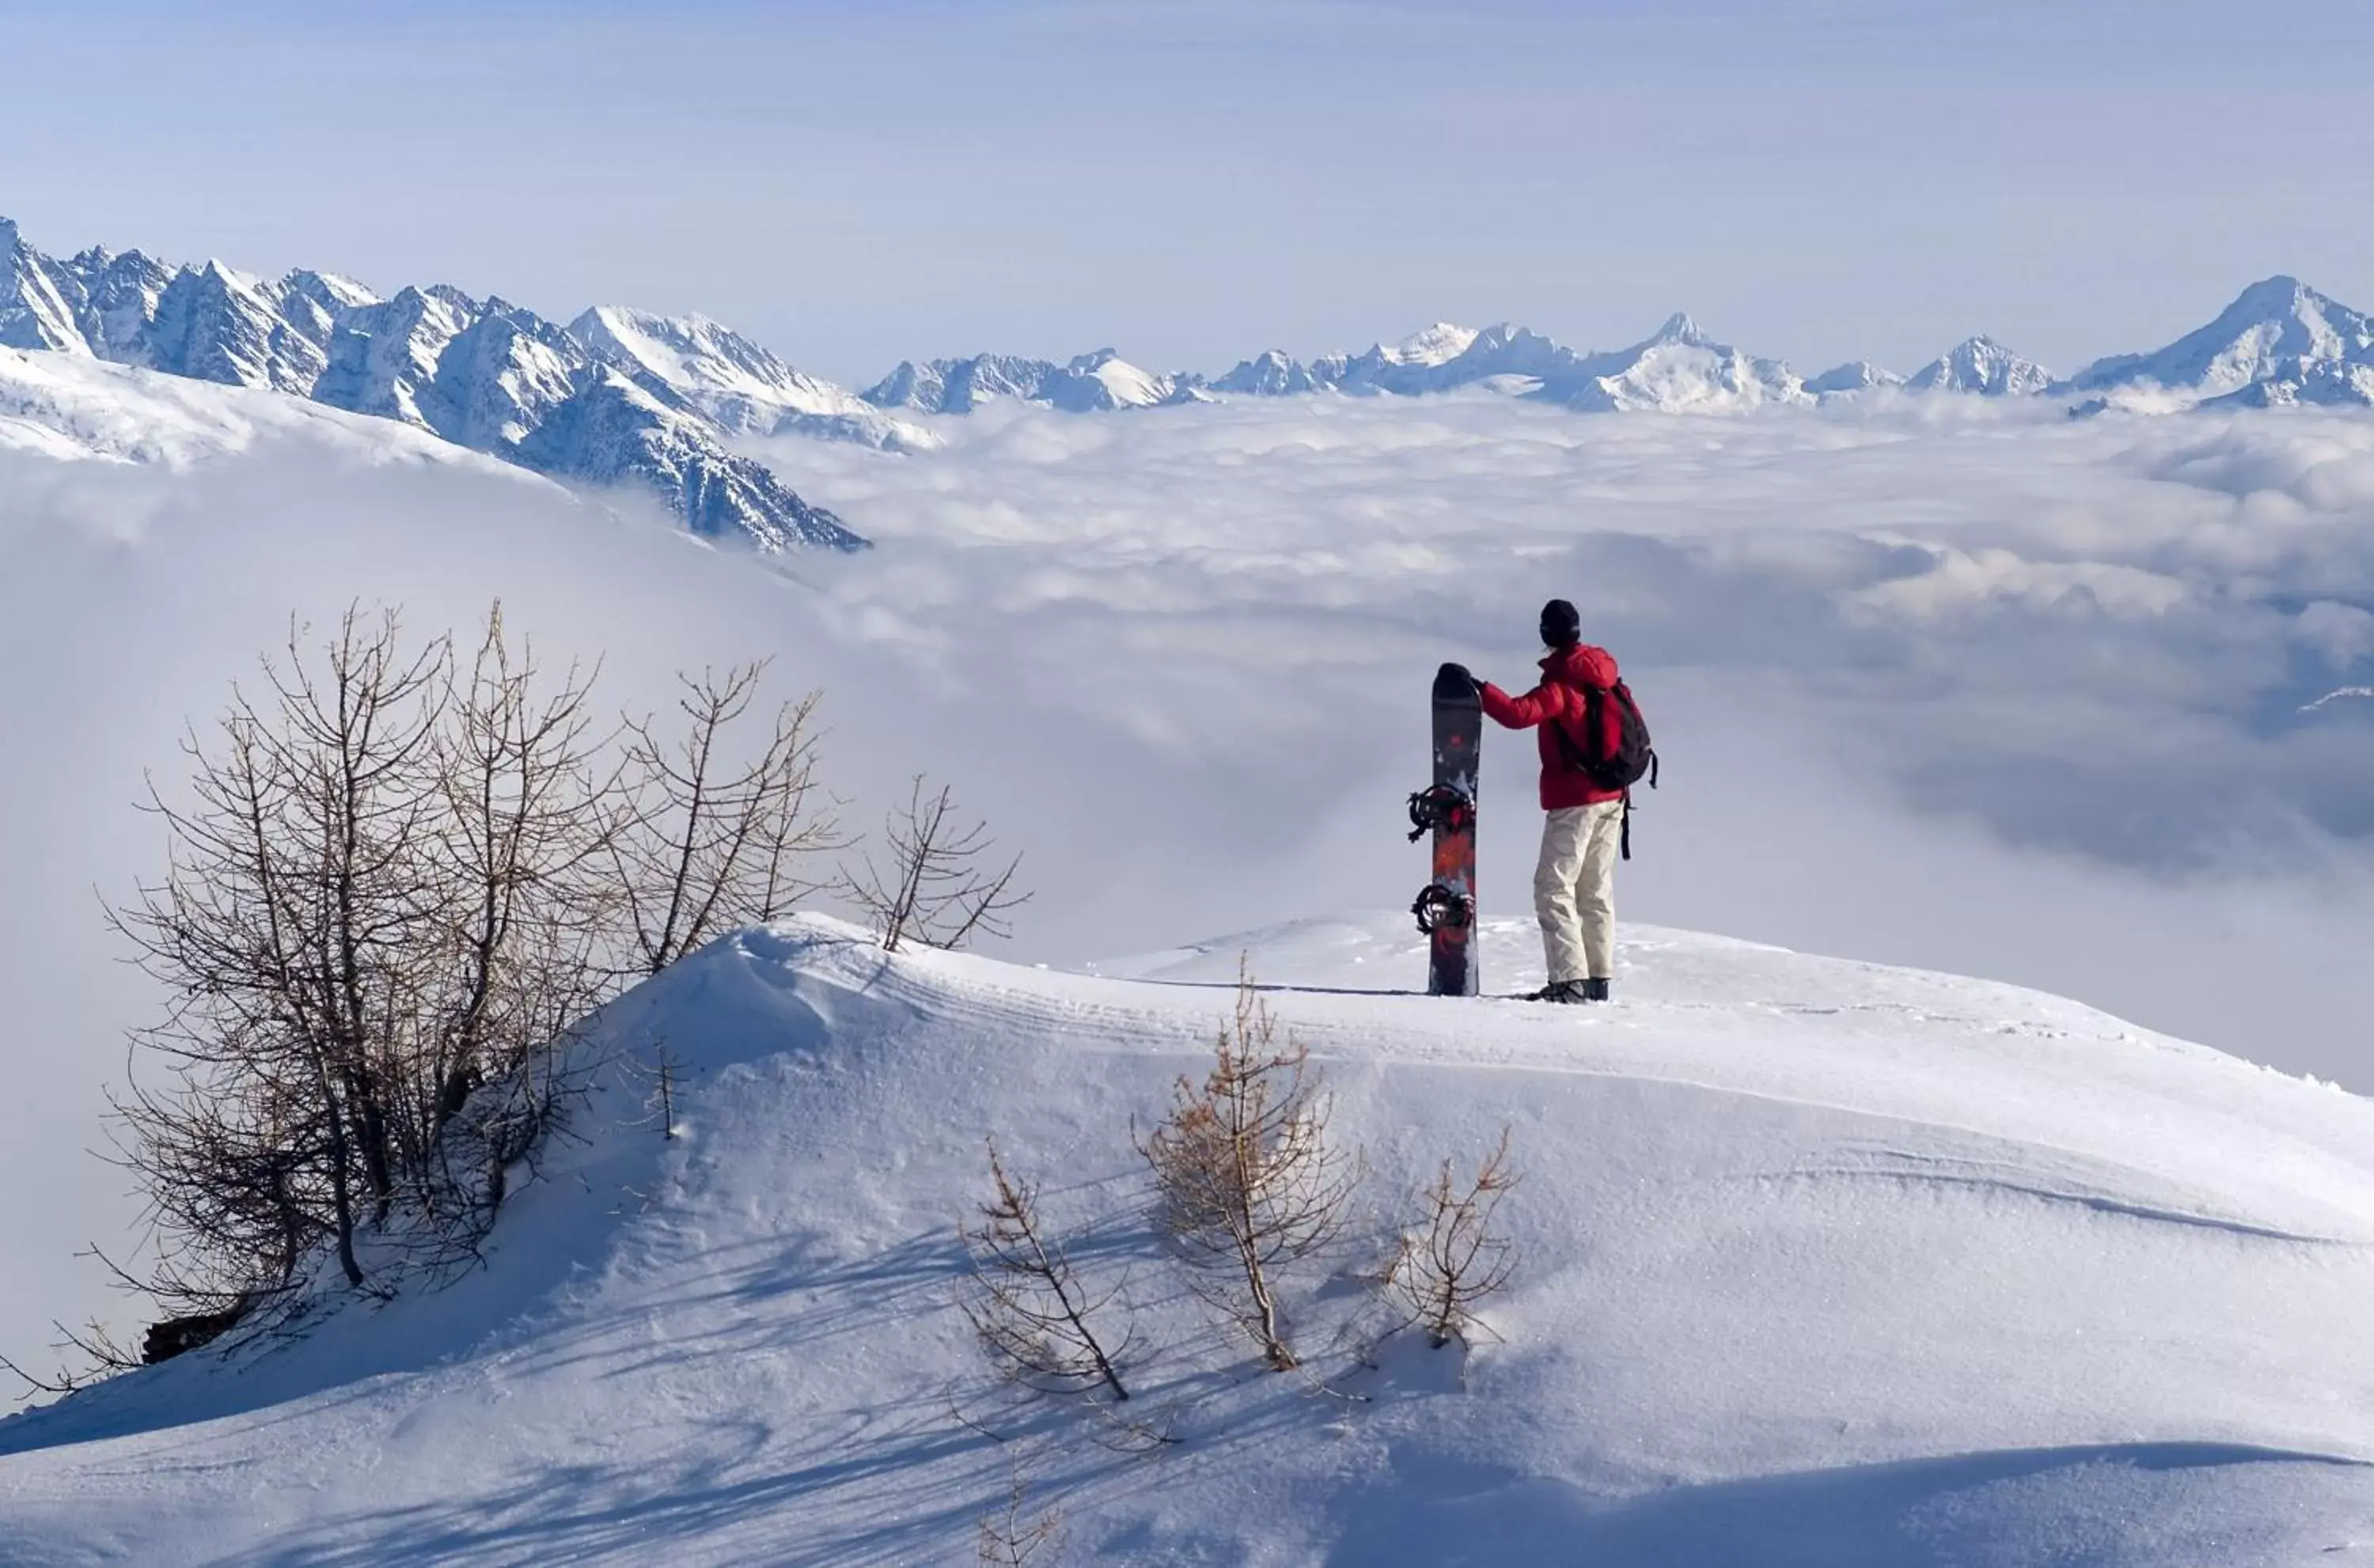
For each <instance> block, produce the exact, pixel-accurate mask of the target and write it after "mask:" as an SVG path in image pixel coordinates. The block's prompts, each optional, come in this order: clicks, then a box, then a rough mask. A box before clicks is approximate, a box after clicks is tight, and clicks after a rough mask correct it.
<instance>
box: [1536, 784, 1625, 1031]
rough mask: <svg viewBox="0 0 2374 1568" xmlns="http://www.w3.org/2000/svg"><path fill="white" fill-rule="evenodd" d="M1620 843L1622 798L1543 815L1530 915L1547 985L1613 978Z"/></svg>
mask: <svg viewBox="0 0 2374 1568" xmlns="http://www.w3.org/2000/svg"><path fill="white" fill-rule="evenodd" d="M1623 842H1624V802H1621V801H1603V802H1600V803H1599V804H1598V805H1595V806H1569V807H1566V808H1565V809H1564V810H1561V811H1554V812H1550V813H1547V814H1546V816H1545V819H1544V821H1543V823H1542V858H1541V862H1540V863H1539V864H1538V865H1536V866H1535V867H1534V915H1535V916H1536V917H1538V918H1539V919H1540V920H1541V922H1542V959H1543V962H1544V964H1545V965H1546V966H1547V967H1548V970H1549V977H1548V978H1549V983H1550V984H1551V985H1554V986H1555V985H1557V983H1558V982H1559V981H1561V980H1612V979H1614V978H1615V977H1616V854H1617V851H1618V850H1619V849H1620V848H1621V847H1622V845H1623Z"/></svg>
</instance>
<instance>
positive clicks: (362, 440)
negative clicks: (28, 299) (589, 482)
mask: <svg viewBox="0 0 2374 1568" xmlns="http://www.w3.org/2000/svg"><path fill="white" fill-rule="evenodd" d="M270 439H291V440H298V441H302V442H305V443H309V444H316V443H317V444H321V445H325V446H327V447H328V448H330V449H331V450H333V451H337V452H340V453H342V454H346V455H350V456H355V457H360V458H363V459H365V460H367V461H370V462H396V461H408V462H441V463H457V464H463V465H466V466H470V467H475V468H479V469H483V470H489V471H495V472H504V465H502V464H499V463H497V462H494V461H493V460H492V459H490V458H486V457H482V456H480V455H478V454H477V453H476V452H471V451H464V449H462V448H460V447H457V446H454V445H452V444H451V443H449V442H446V441H441V440H439V439H436V438H435V437H433V436H430V435H429V434H427V433H426V432H423V431H416V430H411V429H407V428H405V427H400V426H395V425H392V424H390V423H389V422H388V421H385V420H380V419H371V418H367V417H365V416H363V415H356V414H347V413H344V412H342V411H340V410H337V409H335V408H329V407H324V406H323V405H322V404H317V403H311V402H308V401H305V400H302V399H298V398H291V397H284V396H282V395H280V394H278V393H276V392H265V391H259V390H257V389H254V388H250V387H230V386H220V385H217V384H215V383H213V382H209V381H201V380H191V379H189V378H187V377H182V376H170V375H164V374H161V373H159V372H157V371H153V370H139V369H131V368H129V367H125V366H122V365H110V364H107V363H105V362H103V361H100V360H96V359H89V358H84V357H79V356H70V355H64V354H45V353H27V352H24V351H21V350H18V349H13V348H0V447H10V448H15V449H18V450H20V451H33V452H39V453H41V454H42V455H44V456H48V457H53V458H59V459H65V460H70V461H92V460H98V461H106V462H153V463H159V464H163V465H165V466H167V467H170V468H183V467H187V466H189V465H191V464H193V463H203V462H216V461H219V460H221V459H225V458H229V457H232V456H235V455H237V454H240V453H243V452H246V451H250V450H251V449H253V448H254V447H255V446H256V445H257V444H258V443H259V442H262V441H266V440H270ZM509 472H510V474H511V476H512V477H515V478H517V479H518V480H520V481H521V482H522V483H527V484H536V483H540V482H539V481H535V480H533V479H530V478H529V477H528V476H527V475H525V474H519V473H518V472H517V471H516V470H511V471H509Z"/></svg>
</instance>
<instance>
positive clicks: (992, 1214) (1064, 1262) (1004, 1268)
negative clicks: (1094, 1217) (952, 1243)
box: [960, 1139, 1129, 1400]
mask: <svg viewBox="0 0 2374 1568" xmlns="http://www.w3.org/2000/svg"><path fill="white" fill-rule="evenodd" d="M989 1176H990V1183H991V1186H992V1188H993V1194H994V1195H993V1198H992V1199H991V1200H990V1201H989V1202H987V1203H984V1204H983V1205H981V1220H980V1222H979V1223H977V1224H971V1225H966V1226H963V1227H960V1230H961V1234H962V1235H963V1237H964V1243H965V1250H966V1251H967V1252H968V1253H969V1254H970V1257H971V1260H972V1280H971V1284H972V1289H971V1293H970V1295H969V1296H968V1297H967V1298H966V1299H965V1301H964V1302H963V1307H964V1312H965V1316H967V1317H969V1318H970V1319H971V1320H972V1326H973V1328H974V1330H975V1331H976V1332H978V1333H979V1334H980V1336H981V1344H982V1345H983V1346H984V1347H985V1348H986V1349H987V1350H988V1351H989V1352H990V1353H991V1354H992V1355H993V1356H995V1357H996V1358H997V1359H998V1360H999V1361H1000V1362H1001V1363H1004V1364H1005V1366H1006V1367H1007V1368H1008V1369H1009V1370H1011V1371H1012V1372H1014V1373H1015V1374H1016V1375H1019V1376H1024V1377H1028V1378H1035V1379H1041V1380H1044V1381H1047V1382H1050V1383H1052V1384H1054V1385H1057V1386H1059V1387H1073V1388H1081V1387H1098V1386H1099V1385H1101V1386H1102V1387H1104V1388H1105V1389H1106V1390H1108V1391H1109V1392H1110V1393H1111V1395H1112V1397H1113V1398H1115V1399H1116V1400H1126V1399H1127V1398H1129V1389H1128V1387H1126V1386H1124V1385H1123V1384H1122V1378H1121V1373H1120V1372H1119V1370H1118V1369H1117V1368H1116V1365H1115V1361H1116V1358H1117V1357H1119V1356H1121V1355H1123V1354H1126V1353H1127V1349H1128V1347H1127V1343H1126V1341H1125V1340H1124V1341H1123V1342H1122V1343H1120V1344H1118V1345H1116V1346H1115V1347H1114V1348H1113V1350H1112V1351H1111V1352H1108V1351H1107V1349H1106V1347H1105V1344H1104V1341H1103V1340H1101V1339H1100V1338H1099V1336H1098V1334H1097V1331H1096V1329H1095V1328H1094V1327H1093V1326H1092V1325H1091V1323H1090V1321H1089V1320H1090V1319H1091V1318H1093V1317H1094V1316H1097V1315H1098V1314H1099V1313H1100V1312H1102V1311H1103V1310H1104V1309H1105V1308H1106V1307H1107V1306H1109V1305H1111V1303H1112V1301H1113V1299H1114V1296H1115V1295H1116V1294H1117V1293H1118V1287H1115V1289H1114V1290H1112V1291H1107V1292H1105V1293H1102V1294H1095V1293H1091V1292H1089V1291H1088V1290H1087V1287H1086V1286H1084V1285H1083V1284H1082V1283H1081V1282H1080V1279H1079V1275H1078V1272H1077V1270H1075V1269H1074V1268H1073V1266H1072V1260H1071V1258H1070V1256H1069V1255H1068V1254H1067V1253H1066V1252H1065V1250H1064V1247H1063V1246H1062V1245H1061V1244H1060V1243H1059V1242H1056V1241H1054V1240H1052V1239H1051V1238H1050V1237H1049V1235H1047V1230H1046V1227H1045V1225H1044V1224H1043V1223H1041V1222H1040V1218H1039V1210H1038V1189H1037V1188H1034V1187H1031V1186H1029V1185H1028V1184H1026V1183H1023V1182H1018V1181H1017V1180H1015V1179H1014V1178H1013V1177H1012V1176H1010V1175H1008V1174H1007V1172H1006V1169H1005V1161H1004V1160H1003V1159H1001V1158H1000V1157H999V1155H998V1153H997V1141H996V1140H994V1139H992V1140H991V1141H990V1142H989Z"/></svg>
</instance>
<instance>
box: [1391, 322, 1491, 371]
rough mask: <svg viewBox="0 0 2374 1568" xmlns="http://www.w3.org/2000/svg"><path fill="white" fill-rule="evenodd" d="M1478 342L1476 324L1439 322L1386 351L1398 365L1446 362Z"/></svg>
mask: <svg viewBox="0 0 2374 1568" xmlns="http://www.w3.org/2000/svg"><path fill="white" fill-rule="evenodd" d="M1474 342H1475V328H1474V327H1462V326H1454V325H1452V324H1451V322H1435V323H1434V324H1433V325H1431V326H1428V327H1421V328H1420V329H1419V330H1417V331H1416V332H1414V333H1410V335H1409V336H1407V337H1405V338H1404V339H1402V340H1401V342H1399V343H1397V344H1395V345H1393V347H1392V348H1390V349H1388V350H1386V351H1385V352H1386V354H1387V355H1388V357H1391V358H1392V359H1393V362H1394V363H1395V364H1399V365H1447V364H1449V363H1450V362H1451V360H1453V359H1456V358H1458V357H1460V356H1461V355H1463V354H1464V353H1466V352H1467V348H1468V345H1470V344H1472V343H1474Z"/></svg>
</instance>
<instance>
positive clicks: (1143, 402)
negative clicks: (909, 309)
mask: <svg viewBox="0 0 2374 1568" xmlns="http://www.w3.org/2000/svg"><path fill="white" fill-rule="evenodd" d="M1477 386H1480V387H1485V388H1488V389H1491V390H1494V391H1498V392H1509V393H1511V394H1514V395H1517V396H1522V397H1526V398H1531V399H1534V400H1537V401H1541V402H1547V403H1555V404H1563V405H1565V406H1566V407H1569V408H1575V409H1581V410H1584V411H1588V412H1593V413H1617V412H1623V411H1626V410H1632V409H1647V410H1652V411H1656V412H1662V413H1719V412H1729V411H1733V410H1737V409H1745V408H1757V407H1764V406H1769V405H1776V404H1779V405H1789V404H1801V405H1802V404H1817V403H1820V402H1822V401H1824V400H1826V399H1829V398H1837V397H1854V396H1860V395H1864V394H1868V393H1870V392H1875V391H1886V390H1890V389H1901V390H1902V391H1905V392H1951V393H1965V394H1969V395H1973V396H1979V397H1993V398H2029V397H2050V398H2055V399H2060V400H2063V401H2065V402H2066V403H2067V404H2068V405H2069V406H2070V410H2071V412H2073V413H2079V414H2084V413H2094V412H2098V411H2100V410H2102V409H2104V408H2109V407H2121V408H2126V409H2130V410H2134V411H2138V412H2153V411H2162V410H2169V409H2180V408H2191V407H2195V406H2199V405H2201V404H2210V403H2217V404H2254V405H2262V406H2263V405H2267V404H2295V403H2317V404H2360V405H2367V406H2374V322H2369V321H2368V318H2367V317H2366V316H2365V315H2363V314H2361V313H2360V312H2358V311H2356V310H2350V309H2349V308H2348V307H2346V306H2344V305H2340V304H2337V303H2335V302H2334V301H2333V300H2332V299H2330V298H2326V297H2325V296H2324V295H2321V294H2319V293H2318V292H2317V291H2316V290H2314V289H2312V288H2309V287H2307V286H2306V285H2305V284H2302V283H2300V282H2299V281H2298V279H2296V278H2290V277H2273V278H2269V279H2267V280H2266V281H2264V282H2262V283H2255V284H2252V285H2251V287H2249V288H2246V289H2244V290H2243V291H2242V293H2241V295H2240V297H2239V298H2237V299H2236V300H2235V301H2234V303H2233V304H2231V305H2229V306H2228V307H2227V309H2226V310H2225V311H2224V312H2222V313H2221V314H2220V315H2219V316H2218V317H2217V319H2216V320H2215V321H2214V322H2211V323H2210V324H2209V325H2207V326H2205V327H2203V328H2201V329H2200V330H2199V331H2197V332H2193V333H2187V334H2186V335H2185V336H2183V337H2181V338H2179V339H2178V340H2176V342H2174V343H2172V344H2170V345H2168V346H2167V347H2165V348H2160V349H2157V350H2154V351H2151V352H2147V353H2143V354H2125V355H2116V356H2113V357H2110V358H2106V359H2101V360H2098V361H2096V362H2095V363H2094V364H2092V365H2089V366H2087V367H2086V369H2082V370H2079V371H2078V372H2076V373H2075V374H2074V375H2072V376H2067V377H2062V376H2056V375H2055V374H2054V373H2053V372H2052V371H2051V370H2049V369H2046V368H2045V367H2043V366H2042V365H2039V364H2038V363H2037V362H2036V361H2035V360H2033V359H2030V358H2027V357H2026V356H2024V355H2021V354H2018V353H2016V352H2015V351H2014V350H2012V349H2010V348H2007V347H2005V346H2004V345H2003V344H2000V343H1998V342H1996V341H1995V340H1994V339H1993V338H1991V337H1988V336H1986V335H1984V334H1980V335H1978V336H1974V337H1970V338H1967V339H1965V340H1964V341H1962V342H1961V343H1958V344H1956V345H1954V346H1953V347H1952V348H1949V349H1947V350H1946V351H1945V353H1944V354H1941V355H1939V356H1938V357H1936V358H1935V359H1933V360H1931V361H1930V362H1929V363H1928V364H1926V365H1924V366H1922V368H1921V369H1917V370H1915V371H1913V372H1912V373H1911V374H1910V375H1909V376H1908V375H1899V374H1898V373H1897V372H1895V371H1892V370H1888V369H1883V368H1882V367H1880V366H1877V365H1875V364H1873V363H1872V362H1871V361H1869V360H1865V359H1858V360H1852V361H1850V362H1848V363H1847V364H1844V365H1839V366H1836V367H1834V368H1832V369H1828V370H1823V371H1820V372H1818V373H1816V374H1815V375H1812V376H1803V375H1800V374H1799V373H1798V372H1796V371H1795V370H1792V369H1791V368H1790V367H1789V366H1788V365H1787V364H1786V363H1784V362H1782V361H1780V360H1778V359H1768V358H1762V357H1757V356H1755V355H1751V354H1747V353H1745V352H1744V351H1742V350H1740V349H1738V348H1735V347H1733V346H1732V345H1729V344H1727V343H1722V342H1719V341H1717V340H1716V339H1715V338H1713V337H1711V336H1710V335H1708V334H1707V333H1705V332H1703V331H1701V330H1700V329H1699V327H1698V324H1697V323H1696V322H1693V321H1692V320H1691V319H1690V318H1689V317H1688V316H1687V315H1682V314H1676V315H1675V316H1674V317H1673V318H1672V319H1671V320H1669V321H1667V322H1665V324H1664V325H1663V326H1662V327H1660V328H1658V329H1657V331H1655V332H1654V333H1651V334H1650V335H1649V336H1647V337H1645V338H1643V339H1641V340H1640V341H1639V342H1638V343H1635V344H1632V345H1628V346H1627V347H1623V348H1617V349H1610V350H1588V351H1582V350H1576V349H1573V348H1569V347H1568V346H1566V345H1563V344H1561V343H1558V342H1557V341H1556V340H1555V339H1553V338H1549V337H1545V336H1543V335H1542V334H1540V333H1535V332H1533V331H1531V330H1530V329H1528V328H1525V327H1522V326H1517V325H1514V324H1512V323H1509V322H1502V323H1501V324H1499V325H1498V326H1492V327H1486V328H1482V329H1478V328H1475V327H1463V326H1456V325H1453V324H1451V323H1450V322H1436V323H1434V324H1433V325H1432V326H1429V327H1427V328H1426V329H1424V330H1423V331H1421V332H1418V333H1414V334H1412V335H1411V336H1409V337H1407V338H1404V339H1403V340H1402V341H1401V342H1400V343H1398V344H1393V345H1386V344H1382V343H1380V344H1376V345H1372V346H1370V347H1369V348H1367V349H1365V350H1363V351H1362V352H1360V353H1357V354H1331V355H1322V356H1320V357H1316V358H1312V359H1309V360H1303V359H1297V358H1295V357H1292V356H1290V355H1288V354H1287V352H1286V351H1285V350H1284V349H1278V348H1273V349H1269V350H1266V351H1265V352H1263V353H1261V354H1258V355H1255V356H1253V357H1252V358H1249V359H1243V360H1240V361H1239V362H1238V363H1237V364H1236V366H1235V367H1234V368H1233V369H1229V370H1228V371H1227V372H1226V373H1224V374H1222V375H1218V376H1213V377H1205V376H1202V375H1198V374H1195V373H1193V372H1192V371H1181V372H1175V373H1171V374H1157V373H1155V372H1152V371H1148V370H1145V369H1139V368H1138V367H1136V366H1134V365H1131V364H1129V363H1128V362H1127V361H1125V360H1122V359H1120V358H1118V357H1116V356H1115V355H1114V353H1113V351H1112V350H1111V349H1110V348H1107V349H1101V350H1099V352H1097V353H1096V354H1093V355H1086V356H1083V357H1080V358H1078V359H1075V360H1073V361H1072V362H1071V363H1070V364H1069V365H1057V364H1055V363H1054V362H1052V361H1050V360H1041V359H1016V358H1011V357H1002V356H997V355H981V356H977V357H973V358H970V359H934V360H933V361H931V362H930V363H929V364H926V365H917V364H914V363H912V362H909V363H906V364H902V365H900V366H899V368H898V369H896V370H894V371H892V372H891V373H890V374H889V375H888V376H887V377H885V378H884V379H883V380H881V381H880V382H879V383H877V384H876V385H875V386H873V387H871V388H869V389H867V391H866V392H865V393H864V397H865V399H866V401H867V402H869V403H871V404H875V405H876V406H877V407H880V408H885V409H913V410H919V411H923V412H929V413H935V414H966V413H970V412H971V411H972V410H973V409H975V408H977V407H979V406H981V404H983V403H986V402H988V401H990V400H992V399H993V398H999V397H1010V398H1017V399H1020V400H1022V401H1025V402H1030V403H1039V404H1046V405H1047V406H1050V407H1053V408H1063V409H1070V410H1075V411H1080V412H1085V411H1088V410H1094V409H1107V408H1130V407H1144V406H1149V405H1152V404H1175V403H1188V402H1194V401H1197V400H1199V399H1203V398H1207V397H1210V396H1214V395H1220V396H1238V397H1293V396H1298V395H1300V394H1303V393H1308V392H1339V393H1345V394H1348V395H1352V396H1361V397H1369V396H1377V395H1382V394H1392V395H1396V396H1403V397H1414V396H1418V395H1421V394H1424V393H1428V392H1451V391H1455V390H1457V389H1459V388H1463V387H1477Z"/></svg>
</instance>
